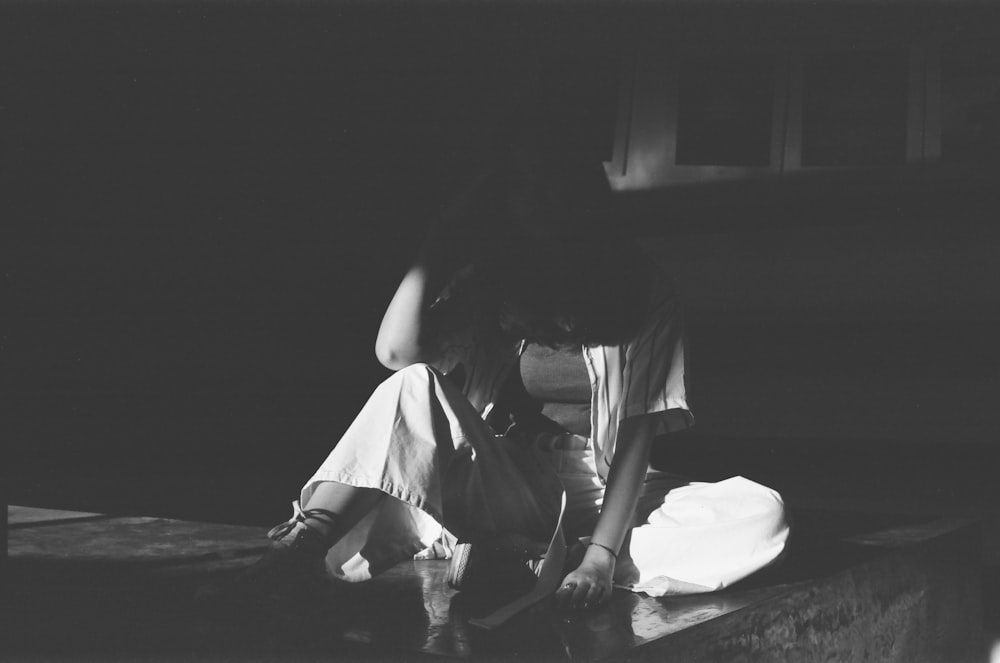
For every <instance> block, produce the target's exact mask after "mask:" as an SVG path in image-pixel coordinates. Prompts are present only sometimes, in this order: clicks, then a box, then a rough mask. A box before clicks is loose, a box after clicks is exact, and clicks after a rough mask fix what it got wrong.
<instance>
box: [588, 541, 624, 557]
mask: <svg viewBox="0 0 1000 663" xmlns="http://www.w3.org/2000/svg"><path fill="white" fill-rule="evenodd" d="M588 545H591V546H597V547H598V548H604V549H605V550H607V551H608V552H609V553H611V556H612V557H614V558H615V561H618V553H616V552H615V551H614V550H612V549H611V548H608V547H607V546H606V545H604V544H603V543H597V542H596V541H591V542H590V543H589V544H588Z"/></svg>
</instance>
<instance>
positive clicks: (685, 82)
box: [677, 55, 774, 166]
mask: <svg viewBox="0 0 1000 663" xmlns="http://www.w3.org/2000/svg"><path fill="white" fill-rule="evenodd" d="M773 99H774V60H773V59H772V58H771V57H769V56H760V55H758V56H739V57H733V56H730V57H725V58H719V57H715V58H692V59H687V60H684V61H683V62H681V70H680V90H679V99H678V117H677V164H678V165H714V166H767V165H769V163H770V160H771V112H772V106H773Z"/></svg>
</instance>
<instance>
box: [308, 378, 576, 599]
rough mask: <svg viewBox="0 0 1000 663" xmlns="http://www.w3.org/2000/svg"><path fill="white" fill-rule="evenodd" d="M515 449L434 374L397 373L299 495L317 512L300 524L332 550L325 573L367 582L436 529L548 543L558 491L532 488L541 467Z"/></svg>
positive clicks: (420, 546)
mask: <svg viewBox="0 0 1000 663" xmlns="http://www.w3.org/2000/svg"><path fill="white" fill-rule="evenodd" d="M517 450H518V449H517V445H516V444H514V443H511V441H509V440H504V439H502V438H497V437H496V436H495V435H494V434H493V432H492V430H490V428H489V427H488V426H487V424H486V423H485V422H484V421H483V420H482V418H481V417H480V416H479V414H478V413H477V412H476V411H475V409H474V408H473V407H472V405H471V404H470V403H469V402H468V400H467V399H466V398H465V396H464V395H463V394H462V392H461V391H460V390H459V389H458V388H457V387H456V386H455V385H454V384H452V382H451V381H449V380H447V379H444V377H443V376H442V375H441V374H440V373H439V372H437V371H436V370H434V369H433V368H431V367H429V366H427V365H423V364H415V365H412V366H409V367H406V368H404V369H401V370H400V371H397V372H396V373H395V374H393V375H392V376H390V377H389V378H388V379H387V380H386V381H385V382H383V383H382V384H381V385H379V387H378V388H376V390H375V392H374V393H373V394H372V396H371V398H370V399H369V400H368V402H367V403H366V404H365V406H364V407H363V408H362V410H361V412H360V413H359V414H358V416H357V417H356V419H355V420H354V422H353V423H352V424H351V426H350V427H349V428H348V430H347V431H346V432H345V434H344V436H343V437H342V438H341V440H340V442H339V443H338V444H337V445H336V447H334V449H333V451H332V452H331V453H330V455H329V456H328V457H327V459H326V461H324V462H323V463H322V465H321V466H320V468H319V469H318V470H317V471H316V473H315V475H314V476H313V477H312V478H311V479H310V480H309V481H308V482H307V483H306V485H305V486H304V487H303V489H302V494H301V498H300V502H301V503H302V504H303V505H304V506H305V508H306V512H313V510H318V509H322V510H323V511H322V512H318V514H317V516H316V517H314V518H312V519H311V520H310V519H309V513H306V514H305V515H306V519H307V524H308V523H312V524H315V526H316V527H317V529H321V528H322V529H323V530H324V534H329V537H328V538H327V541H328V542H329V543H331V544H334V545H332V548H331V549H330V551H329V553H328V554H327V556H326V565H327V568H328V569H329V570H330V571H331V572H332V573H333V575H334V576H336V577H339V578H343V579H346V580H350V581H359V580H365V579H368V578H370V577H372V576H373V575H375V574H376V573H378V572H380V571H382V570H384V569H386V568H388V567H389V566H392V565H393V564H395V563H396V562H399V561H401V560H403V559H407V558H412V556H413V555H414V554H415V553H417V552H419V551H420V550H422V549H423V548H426V547H428V546H430V545H432V544H433V542H434V541H435V540H436V539H437V538H438V537H439V536H440V535H441V534H442V531H443V530H442V526H443V525H447V526H448V528H449V530H451V531H452V532H453V533H454V534H456V535H459V536H462V535H463V533H464V532H467V531H470V530H473V529H475V530H476V531H477V532H479V531H487V532H498V533H524V534H526V535H528V536H529V537H530V538H538V539H539V540H543V541H547V539H548V537H549V536H551V529H552V527H553V526H554V523H555V517H556V516H558V494H559V493H558V490H557V486H555V488H556V489H554V488H553V486H551V485H545V486H542V487H541V488H540V489H539V488H537V486H538V481H537V480H536V479H537V477H534V476H532V473H538V472H539V471H540V468H537V467H533V466H531V464H530V462H529V461H528V460H526V459H524V458H521V455H520V454H518V453H517ZM549 493H551V495H550V494H549ZM387 498H392V499H387ZM324 512H330V513H329V514H327V513H324ZM324 520H326V521H328V522H326V523H323V522H322V521H324Z"/></svg>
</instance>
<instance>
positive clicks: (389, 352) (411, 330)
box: [375, 237, 450, 370]
mask: <svg viewBox="0 0 1000 663" xmlns="http://www.w3.org/2000/svg"><path fill="white" fill-rule="evenodd" d="M442 253H443V247H442V243H441V242H439V241H437V239H436V238H434V237H429V238H428V239H427V241H426V242H425V243H424V246H423V248H422V249H421V251H420V254H419V255H418V256H417V259H416V261H414V263H413V266H412V267H410V269H409V271H407V272H406V274H405V275H404V276H403V279H402V281H400V283H399V286H398V287H397V288H396V293H395V294H394V295H393V296H392V299H391V300H390V301H389V306H388V307H387V308H386V310H385V314H384V315H383V316H382V324H381V325H380V326H379V330H378V337H377V338H376V339H375V356H376V357H378V360H379V362H380V363H381V364H382V365H383V366H385V367H386V368H390V369H393V370H398V369H400V368H403V367H405V366H409V365H410V364H415V363H418V362H424V363H432V362H434V361H435V360H436V359H437V358H438V356H437V355H438V351H439V350H438V348H437V346H436V344H435V341H434V338H433V333H432V332H433V330H431V329H428V327H429V325H428V315H427V314H428V311H429V310H430V306H431V304H432V303H433V302H434V299H435V298H436V297H437V296H438V294H439V293H440V292H441V289H442V288H443V287H444V285H445V283H446V282H447V279H448V277H449V276H450V275H449V274H448V273H447V272H448V271H449V270H448V269H447V267H446V266H445V262H446V261H445V260H444V256H443V255H442Z"/></svg>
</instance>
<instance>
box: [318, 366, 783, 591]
mask: <svg viewBox="0 0 1000 663" xmlns="http://www.w3.org/2000/svg"><path fill="white" fill-rule="evenodd" d="M571 446H583V445H581V444H578V445H571ZM323 481H336V482H339V483H343V484H347V485H351V486H357V487H364V488H375V489H378V490H381V491H383V492H384V493H386V494H387V495H389V496H390V497H391V498H393V499H385V500H382V501H381V502H380V503H379V505H378V506H377V507H376V508H375V509H374V510H373V511H372V512H371V513H370V514H368V515H367V516H366V517H365V518H364V519H363V520H362V521H361V522H360V523H359V524H358V525H357V526H356V527H355V528H354V529H353V530H352V531H351V532H349V533H348V534H347V535H346V536H345V537H344V538H342V539H341V540H340V541H339V542H338V543H337V545H335V546H334V547H333V548H332V549H331V550H330V552H329V554H328V555H327V566H328V568H329V570H330V572H331V573H332V574H333V575H334V576H336V577H339V578H341V579H344V580H348V581H362V580H367V579H369V578H371V577H372V576H374V575H376V574H377V573H379V572H381V571H383V570H385V569H387V568H389V567H391V566H393V565H395V564H396V563H398V562H400V561H403V560H405V559H410V558H412V557H413V556H414V555H415V554H416V553H418V552H419V551H421V550H423V549H425V548H428V547H430V546H432V545H433V544H434V543H435V542H436V541H438V540H439V539H440V538H441V537H442V534H443V532H444V531H445V528H447V531H450V532H451V533H453V534H454V535H456V536H457V537H458V538H460V539H467V538H475V537H476V536H477V535H481V534H499V535H511V536H516V537H524V538H527V539H529V540H531V541H536V542H539V543H540V544H543V547H544V543H545V542H547V541H548V540H549V538H550V537H551V535H552V530H553V528H554V527H555V523H556V520H557V518H558V515H559V514H558V510H559V501H560V493H561V492H562V491H563V490H565V491H566V494H567V512H566V516H565V523H566V529H567V534H568V536H569V537H571V538H572V537H576V536H583V537H585V536H586V535H587V534H589V530H590V529H592V528H593V525H594V523H595V522H596V520H597V516H598V514H599V512H600V505H601V501H602V499H603V495H604V485H603V483H602V482H601V480H600V478H599V477H598V475H597V472H596V469H595V467H594V459H593V452H592V450H591V449H589V448H587V449H579V448H577V449H573V450H543V449H540V448H539V447H537V446H535V445H534V444H531V443H528V442H526V441H525V440H522V439H519V438H518V437H517V436H514V437H503V436H497V435H495V434H494V433H493V431H492V430H491V429H490V428H489V426H488V425H487V424H486V422H484V421H483V420H482V418H481V417H480V416H479V415H478V413H477V412H476V411H475V409H474V408H473V407H472V405H471V404H470V403H469V402H468V400H467V399H466V398H465V396H464V395H463V394H462V393H461V391H460V390H459V389H458V388H457V387H456V386H455V385H453V384H452V383H451V381H449V380H448V379H447V378H444V376H442V375H441V374H440V373H438V372H437V371H436V370H434V369H433V368H431V367H429V366H427V365H425V364H415V365H412V366H409V367H407V368H404V369H402V370H400V371H397V372H396V373H394V374H393V375H392V376H390V377H389V378H388V379H387V380H385V381H384V382H383V383H382V384H381V385H379V386H378V387H377V388H376V389H375V391H374V393H373V394H372V396H371V398H370V399H369V400H368V402H367V403H366V404H365V406H364V407H363V408H362V409H361V412H360V413H359V414H358V416H357V418H355V420H354V422H353V423H352V424H351V426H350V427H349V428H348V429H347V431H346V432H345V433H344V436H343V437H342V438H341V440H340V442H339V443H338V444H337V446H336V447H334V449H333V451H332V452H331V453H330V455H329V456H328V457H327V459H326V460H325V461H324V462H323V464H322V465H321V466H320V468H319V469H318V470H317V472H316V473H315V474H314V475H313V477H312V478H310V479H309V481H308V482H307V483H306V485H305V486H304V487H303V489H302V494H301V497H300V500H301V503H302V504H303V505H304V506H307V505H308V502H309V497H310V496H311V495H312V492H313V489H314V488H315V486H316V484H317V483H320V482H323ZM636 518H637V519H636V523H637V526H635V527H632V529H631V532H630V536H629V539H628V542H627V545H626V547H625V549H624V550H623V551H622V553H621V554H620V556H619V563H618V565H617V568H616V573H615V582H616V583H617V584H619V585H620V586H624V587H628V588H630V589H633V590H635V591H642V592H646V593H648V594H651V595H654V596H662V595H664V594H676V593H694V592H704V591H712V590H716V589H721V588H722V587H725V586H727V585H729V584H731V583H733V582H735V581H737V580H739V579H741V578H743V577H746V576H747V575H749V574H750V573H753V572H754V571H756V570H758V569H760V568H762V567H763V566H766V565H767V564H769V563H771V562H772V561H774V559H776V558H777V557H778V555H779V554H780V553H781V551H782V550H783V549H784V544H785V541H786V539H787V536H788V527H787V525H786V523H785V518H784V507H783V504H782V501H781V497H780V496H779V495H778V494H777V493H776V492H775V491H773V490H771V489H769V488H766V487H764V486H761V485H759V484H756V483H754V482H752V481H749V480H747V479H744V478H742V477H734V478H731V479H727V480H725V481H722V482H718V483H690V482H687V481H685V480H683V479H681V478H679V477H676V476H674V475H670V474H667V473H663V472H652V471H651V472H650V473H649V474H647V476H646V480H645V482H644V485H643V490H642V493H641V497H640V500H639V507H638V508H637V511H636Z"/></svg>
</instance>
